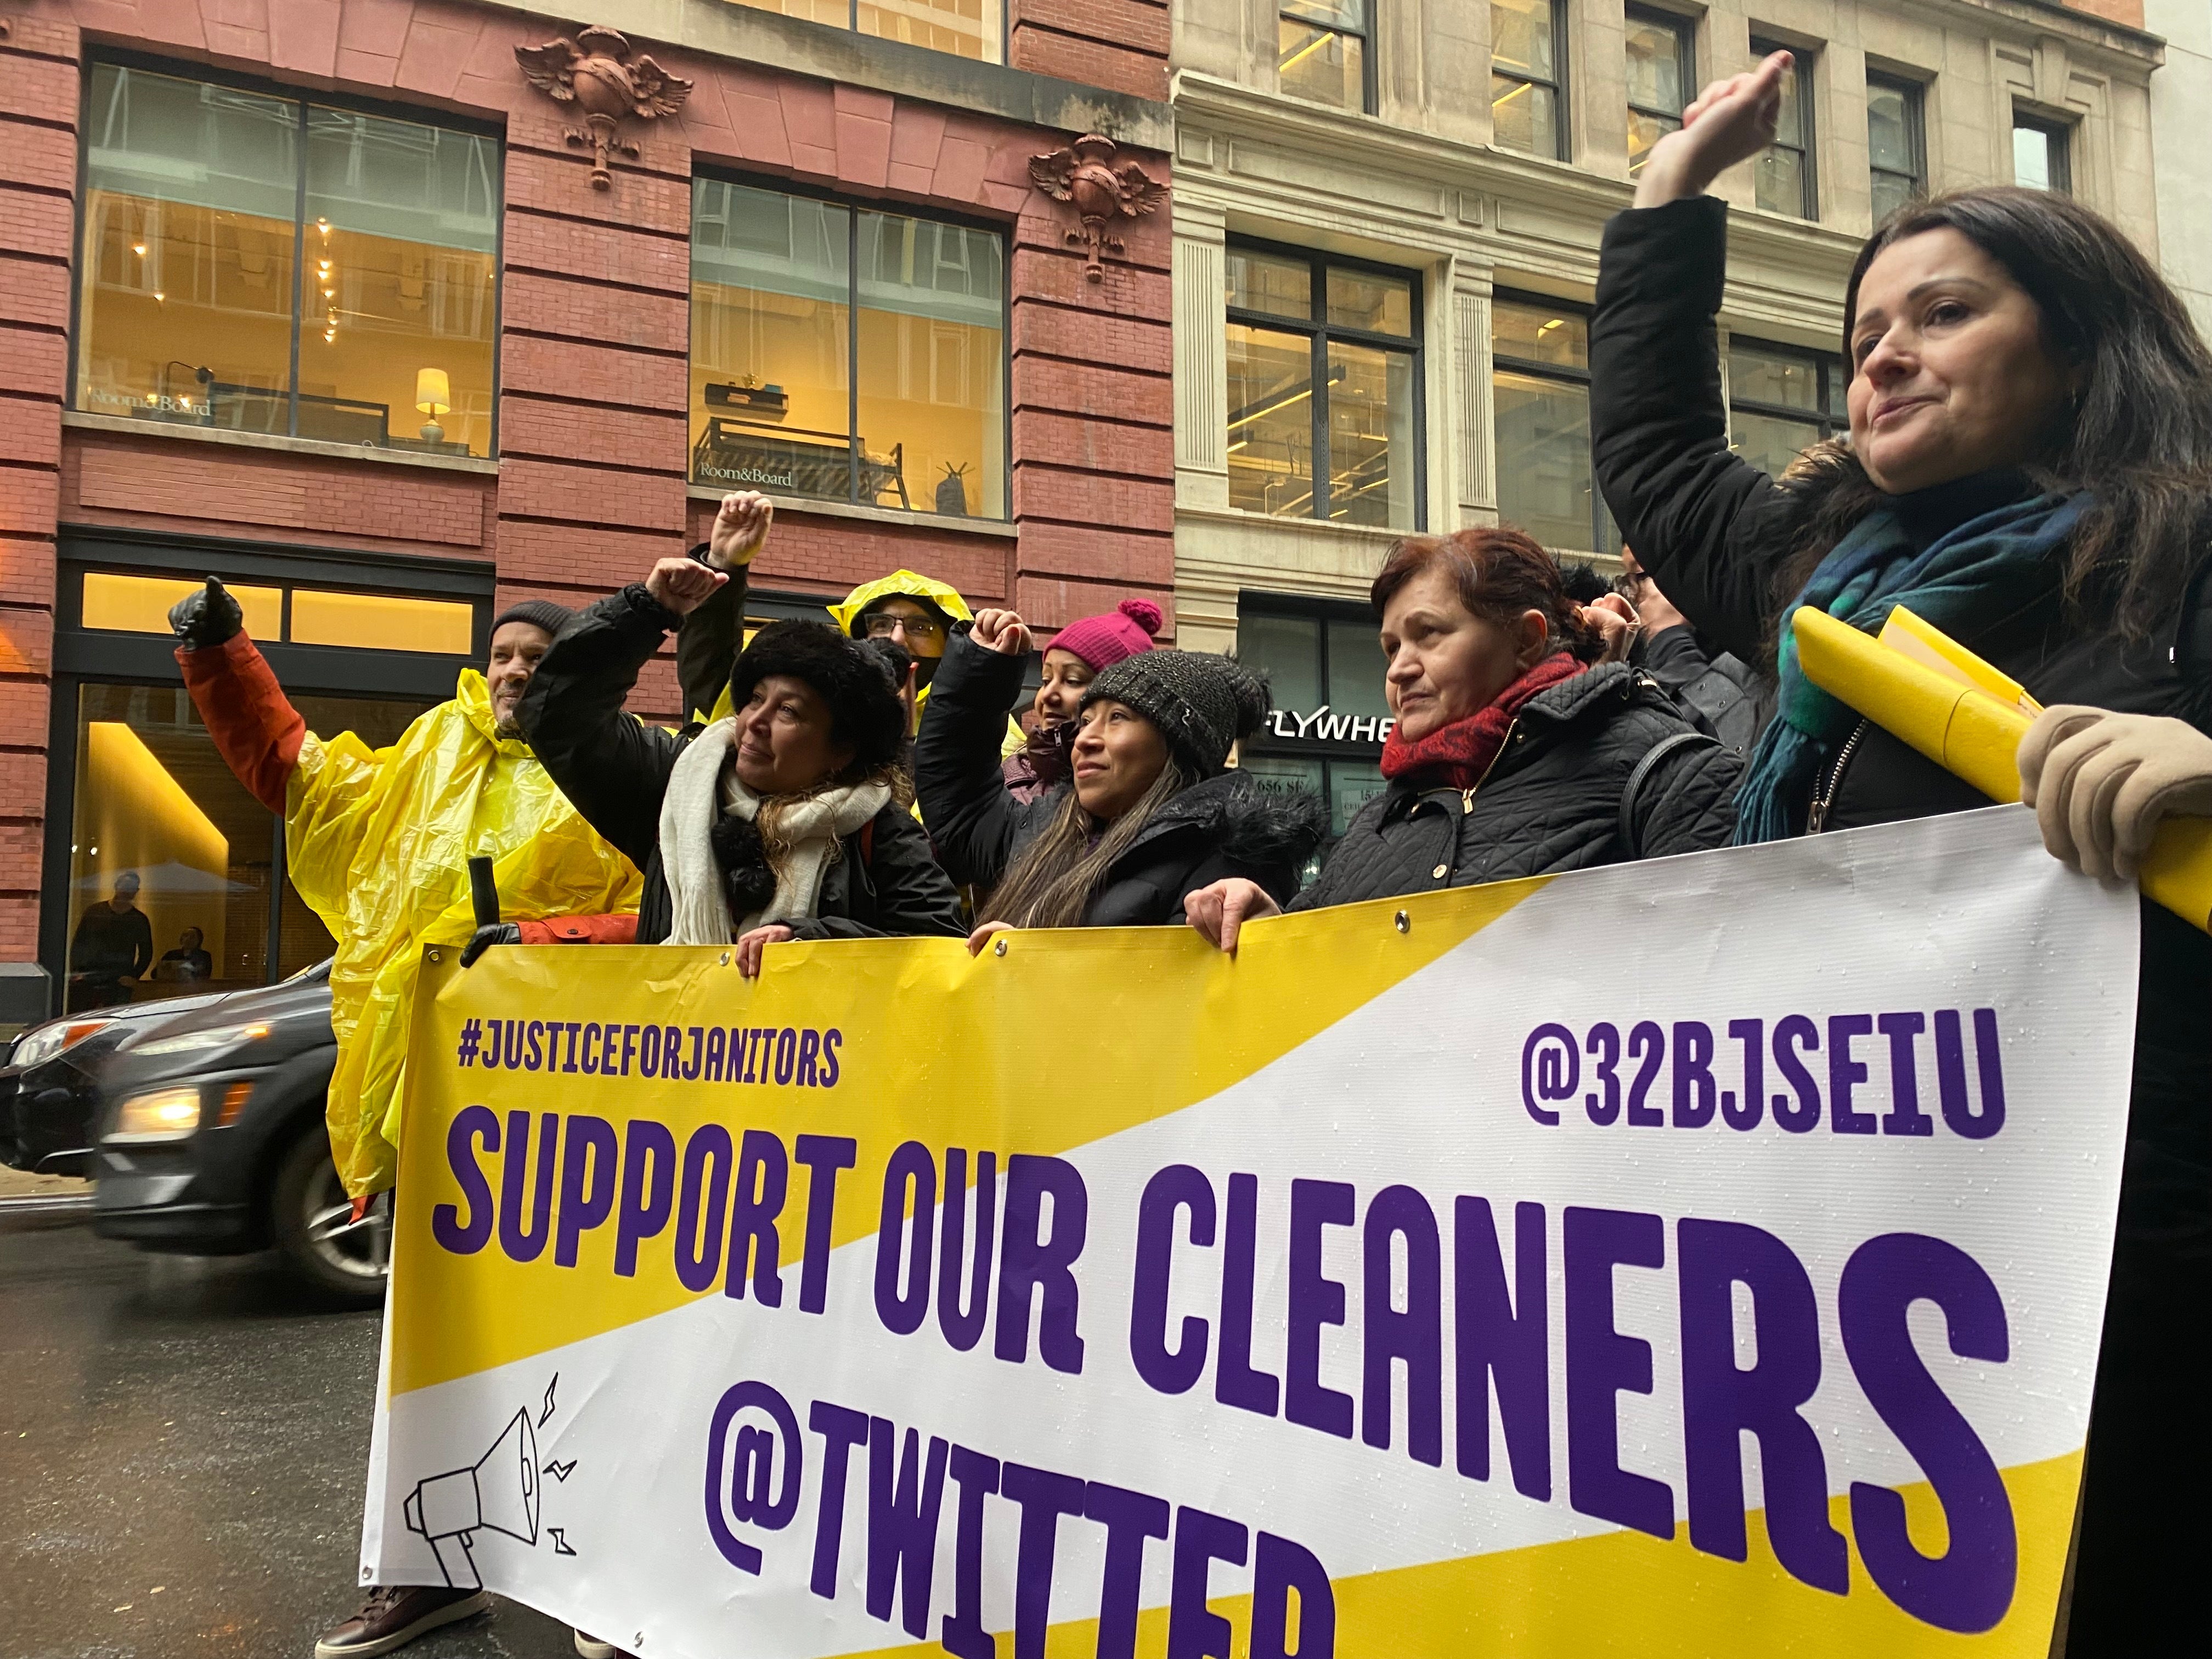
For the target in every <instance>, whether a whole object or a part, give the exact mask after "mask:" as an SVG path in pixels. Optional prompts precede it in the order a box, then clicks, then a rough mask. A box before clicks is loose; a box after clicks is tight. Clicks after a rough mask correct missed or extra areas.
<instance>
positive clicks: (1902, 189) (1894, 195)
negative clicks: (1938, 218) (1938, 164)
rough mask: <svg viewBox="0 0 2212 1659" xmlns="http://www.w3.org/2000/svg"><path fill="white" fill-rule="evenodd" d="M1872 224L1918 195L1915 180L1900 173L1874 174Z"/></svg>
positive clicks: (1877, 222) (1883, 218)
mask: <svg viewBox="0 0 2212 1659" xmlns="http://www.w3.org/2000/svg"><path fill="white" fill-rule="evenodd" d="M1872 184H1873V186H1874V222H1875V223H1876V224H1880V223H1881V222H1882V221H1883V220H1885V219H1887V218H1888V217H1889V216H1890V215H1891V214H1893V213H1894V212H1896V211H1897V210H1898V209H1899V208H1901V207H1903V206H1905V204H1907V203H1909V202H1911V200H1912V199H1913V198H1914V197H1917V195H1919V193H1920V191H1919V188H1918V185H1917V181H1916V180H1914V179H1910V178H1907V177H1906V176H1905V174H1904V173H1875V174H1874V175H1873V178H1872Z"/></svg>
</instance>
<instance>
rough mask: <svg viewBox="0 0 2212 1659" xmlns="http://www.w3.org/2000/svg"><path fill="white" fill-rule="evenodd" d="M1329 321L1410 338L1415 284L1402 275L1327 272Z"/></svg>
mask: <svg viewBox="0 0 2212 1659" xmlns="http://www.w3.org/2000/svg"><path fill="white" fill-rule="evenodd" d="M1328 320H1329V321H1331V322H1332V323H1342V324H1344V325H1346V327H1349V328H1364V329H1367V330H1370V331H1372V332H1374V333H1376V334H1397V335H1402V336H1405V337H1411V336H1412V334H1413V283H1412V282H1411V281H1409V280H1408V279H1407V278H1406V277H1403V276H1376V275H1375V274H1373V273H1372V272H1370V271H1364V270H1336V269H1334V268H1332V269H1331V270H1330V271H1329V273H1328Z"/></svg>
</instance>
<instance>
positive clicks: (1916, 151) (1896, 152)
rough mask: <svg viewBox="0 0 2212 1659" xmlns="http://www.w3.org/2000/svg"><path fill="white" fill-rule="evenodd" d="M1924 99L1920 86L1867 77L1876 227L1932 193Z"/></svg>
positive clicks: (1870, 159) (1883, 78) (1871, 172)
mask: <svg viewBox="0 0 2212 1659" xmlns="http://www.w3.org/2000/svg"><path fill="white" fill-rule="evenodd" d="M1921 96H1922V94H1921V88H1920V87H1919V86H1918V84H1917V83H1916V82H1911V81H1901V80H1899V79H1897V78H1896V77H1895V76H1887V75H1871V74H1870V75H1869V76H1867V161H1868V172H1869V179H1870V182H1871V184H1872V185H1873V194H1874V222H1875V223H1876V224H1880V223H1881V222H1882V221H1883V220H1885V219H1887V218H1888V217H1889V216H1890V215H1891V214H1893V213H1894V212H1896V211H1897V210H1898V209H1899V208H1901V207H1903V206H1904V205H1905V204H1906V203H1908V202H1917V201H1918V200H1919V199H1920V198H1921V197H1923V196H1925V195H1926V194H1927V193H1928V159H1927V142H1926V130H1925V128H1924V127H1923V125H1922V116H1921Z"/></svg>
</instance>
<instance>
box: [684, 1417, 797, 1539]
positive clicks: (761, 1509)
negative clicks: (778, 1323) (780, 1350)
mask: <svg viewBox="0 0 2212 1659" xmlns="http://www.w3.org/2000/svg"><path fill="white" fill-rule="evenodd" d="M748 1409H750V1410H757V1411H762V1412H765V1413H768V1416H769V1420H770V1421H771V1422H772V1423H773V1424H774V1425H775V1428H774V1431H769V1430H767V1429H762V1428H757V1427H754V1426H752V1425H746V1426H745V1427H744V1428H741V1429H739V1430H738V1431H737V1433H736V1434H735V1435H734V1436H732V1434H731V1432H730V1425H731V1423H732V1421H733V1420H734V1419H735V1418H736V1417H737V1414H738V1413H739V1412H741V1411H745V1410H748ZM779 1445H781V1448H782V1449H783V1479H782V1480H781V1483H780V1485H779V1486H778V1488H777V1490H776V1491H775V1495H774V1496H773V1497H771V1496H770V1495H769V1484H770V1482H771V1481H772V1480H774V1479H775V1473H776V1469H775V1463H776V1449H777V1447H778V1446H779ZM805 1461H806V1451H805V1443H804V1442H803V1441H801V1440H800V1439H799V1419H798V1417H797V1415H796V1414H795V1413H793V1411H792V1409H791V1402H790V1401H787V1400H786V1399H785V1398H784V1397H783V1396H782V1395H780V1394H778V1393H777V1392H776V1391H775V1389H772V1388H770V1387H769V1385H768V1384H767V1383H751V1382H748V1383H738V1384H737V1385H736V1386H735V1387H733V1388H731V1389H727V1390H726V1392H725V1393H724V1394H723V1395H722V1397H721V1399H720V1401H717V1402H716V1403H715V1406H714V1417H713V1419H711V1420H710V1421H709V1422H708V1425H707V1531H708V1535H709V1536H711V1537H712V1538H713V1539H714V1547H715V1548H716V1549H718V1550H720V1552H721V1554H722V1559H724V1560H725V1561H727V1562H728V1563H729V1564H730V1565H732V1566H733V1567H735V1568H736V1569H737V1570H738V1571H739V1572H750V1573H756V1574H757V1573H758V1572H759V1571H760V1570H761V1553H760V1552H759V1551H758V1550H757V1549H756V1548H754V1547H752V1546H751V1545H750V1544H748V1543H746V1542H745V1541H744V1540H743V1539H741V1538H739V1537H738V1535H737V1534H734V1533H732V1531H731V1530H730V1527H729V1516H734V1517H735V1518H736V1519H738V1520H739V1521H742V1522H745V1523H746V1524H748V1525H750V1526H757V1527H765V1528H768V1529H769V1531H770V1532H780V1531H781V1530H782V1529H783V1528H786V1527H787V1526H789V1525H790V1524H791V1522H792V1517H793V1516H796V1515H797V1514H798V1513H799V1479H800V1477H801V1476H802V1475H803V1474H805ZM732 1464H734V1465H735V1467H734V1468H732ZM725 1510H727V1511H728V1516H725V1514H724V1511H725Z"/></svg>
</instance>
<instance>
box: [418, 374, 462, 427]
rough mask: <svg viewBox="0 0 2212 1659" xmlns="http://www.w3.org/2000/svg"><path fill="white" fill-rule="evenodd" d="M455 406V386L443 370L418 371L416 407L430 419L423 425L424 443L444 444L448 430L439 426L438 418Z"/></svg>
mask: <svg viewBox="0 0 2212 1659" xmlns="http://www.w3.org/2000/svg"><path fill="white" fill-rule="evenodd" d="M415 407H416V409H418V410H421V411H422V413H423V414H425V415H428V416H429V417H430V418H429V419H428V420H427V421H425V422H423V423H422V441H423V442H424V443H429V444H435V443H443V442H444V441H445V440H446V428H443V427H442V426H440V425H439V424H438V416H441V415H443V414H445V413H446V412H447V410H450V409H452V408H453V384H452V382H451V381H449V380H447V378H446V371H445V370H444V369H442V368H425V369H418V370H417V371H416V375H415Z"/></svg>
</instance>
